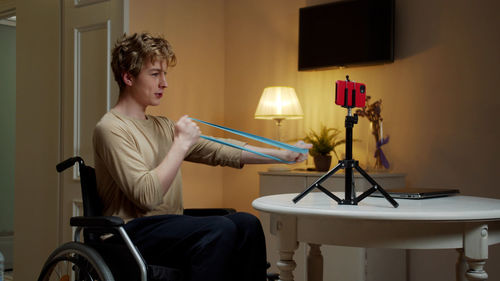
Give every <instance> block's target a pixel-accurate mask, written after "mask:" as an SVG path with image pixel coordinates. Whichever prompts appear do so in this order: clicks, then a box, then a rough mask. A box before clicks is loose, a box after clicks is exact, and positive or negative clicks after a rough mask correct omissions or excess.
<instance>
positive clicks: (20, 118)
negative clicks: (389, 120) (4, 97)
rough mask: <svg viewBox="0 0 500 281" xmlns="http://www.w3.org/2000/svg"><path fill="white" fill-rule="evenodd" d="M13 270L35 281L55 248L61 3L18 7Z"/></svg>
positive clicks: (18, 277)
mask: <svg viewBox="0 0 500 281" xmlns="http://www.w3.org/2000/svg"><path fill="white" fill-rule="evenodd" d="M16 4H17V9H16V15H17V27H16V33H17V34H16V35H17V36H16V77H17V81H16V166H15V192H14V197H15V199H14V200H15V201H14V232H15V236H14V268H15V277H16V280H36V278H37V276H38V273H39V272H40V270H41V269H42V265H43V263H44V261H45V259H46V258H47V257H48V255H49V254H50V252H51V251H52V250H54V249H55V248H56V247H57V245H58V243H59V239H58V233H59V231H58V219H59V215H58V214H59V213H58V211H59V201H58V197H59V196H58V195H59V191H58V175H57V173H56V172H55V163H57V162H58V160H59V106H60V104H59V96H60V81H59V75H60V73H59V69H60V61H59V52H60V50H59V45H60V35H59V30H60V21H59V19H60V9H59V8H60V1H58V0H50V1H37V0H25V1H17V3H16Z"/></svg>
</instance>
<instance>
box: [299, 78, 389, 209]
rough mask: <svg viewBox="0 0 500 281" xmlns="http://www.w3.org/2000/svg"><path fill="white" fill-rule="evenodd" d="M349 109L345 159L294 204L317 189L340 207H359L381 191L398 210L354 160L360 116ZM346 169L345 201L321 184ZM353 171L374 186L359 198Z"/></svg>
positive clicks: (386, 195)
mask: <svg viewBox="0 0 500 281" xmlns="http://www.w3.org/2000/svg"><path fill="white" fill-rule="evenodd" d="M346 80H347V81H349V76H348V75H347V76H346ZM344 107H346V108H347V116H346V118H345V129H346V146H345V155H346V157H345V159H344V160H340V161H339V163H338V164H337V165H336V166H335V167H334V168H333V169H331V170H330V171H328V172H326V173H325V174H324V175H323V176H321V177H320V178H319V179H317V180H316V181H315V182H314V183H313V184H311V186H309V187H308V188H307V189H305V190H304V191H303V192H302V193H300V194H299V195H297V196H296V197H295V198H293V199H292V201H293V202H294V203H297V202H299V201H300V200H301V199H302V198H304V196H306V195H307V194H308V193H309V192H311V191H312V190H314V189H315V188H317V189H319V190H320V191H322V192H323V193H325V194H326V195H327V196H328V197H330V198H332V199H333V200H335V201H336V202H337V203H338V204H339V205H358V203H359V202H360V201H361V200H363V199H365V198H366V197H368V196H369V195H370V194H372V193H374V192H375V191H379V192H380V193H381V194H382V195H383V196H384V197H385V199H387V201H389V203H391V205H392V206H393V207H394V208H397V207H398V206H399V204H398V202H396V200H394V198H392V197H391V195H389V193H387V192H386V191H385V190H384V189H383V188H382V186H381V185H380V184H378V183H377V182H376V181H375V180H374V179H373V178H372V177H370V175H368V173H366V172H365V171H364V170H363V169H362V168H361V167H360V166H359V162H358V161H356V160H355V159H353V158H352V129H353V127H354V125H355V124H357V123H358V115H357V114H354V115H353V114H352V108H353V106H344ZM340 169H344V170H345V194H344V199H341V198H339V197H338V196H336V195H335V194H333V193H332V192H330V191H329V190H328V189H326V188H325V187H323V186H322V185H321V183H323V182H324V181H325V180H326V179H328V178H329V177H331V176H332V175H333V174H335V173H336V172H337V171H338V170H340ZM353 169H355V170H356V171H358V173H360V174H361V175H362V176H363V177H364V178H365V179H366V180H367V181H368V182H369V183H370V184H372V187H371V188H369V189H368V190H366V191H365V192H363V193H362V194H360V195H359V196H356V192H355V186H354V178H353V177H354V173H353Z"/></svg>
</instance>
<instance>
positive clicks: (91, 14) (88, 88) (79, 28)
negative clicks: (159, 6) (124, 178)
mask: <svg viewBox="0 0 500 281" xmlns="http://www.w3.org/2000/svg"><path fill="white" fill-rule="evenodd" d="M62 18H63V24H62V26H63V34H62V37H63V38H62V42H63V46H62V73H61V76H62V79H61V80H62V97H61V103H62V117H61V126H62V127H61V142H62V146H61V147H62V151H61V153H62V156H61V160H64V159H66V158H69V157H72V156H77V155H78V156H81V157H82V158H83V159H84V161H85V163H86V164H87V165H91V166H93V153H92V132H93V129H94V126H95V124H96V123H97V122H98V121H99V119H100V118H101V117H102V115H103V114H104V113H105V112H106V111H108V110H109V108H110V107H112V106H113V105H114V103H115V102H116V99H117V97H118V87H117V86H116V83H115V82H114V78H113V73H112V71H111V67H110V61H111V48H112V47H113V45H114V43H115V42H116V40H117V39H118V38H119V37H120V36H121V35H122V34H123V33H124V32H126V31H127V29H128V24H127V22H128V0H107V1H106V0H64V1H63V16H62ZM61 179H62V185H61V190H60V196H61V200H60V202H61V206H60V208H61V211H60V216H61V217H60V235H61V236H60V237H61V238H62V241H60V242H66V241H69V240H71V239H72V231H71V228H70V226H69V218H70V217H71V216H74V215H83V212H82V210H81V203H80V198H81V194H80V193H81V191H80V181H79V175H78V170H77V169H76V168H73V171H66V172H65V173H63V175H62V178H61Z"/></svg>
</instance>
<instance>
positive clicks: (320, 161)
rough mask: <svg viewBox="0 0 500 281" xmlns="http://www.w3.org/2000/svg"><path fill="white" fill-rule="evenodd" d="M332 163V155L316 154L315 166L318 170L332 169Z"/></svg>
mask: <svg viewBox="0 0 500 281" xmlns="http://www.w3.org/2000/svg"><path fill="white" fill-rule="evenodd" d="M331 164H332V156H331V155H316V156H314V167H315V169H316V171H320V172H325V171H328V170H329V169H330V165H331Z"/></svg>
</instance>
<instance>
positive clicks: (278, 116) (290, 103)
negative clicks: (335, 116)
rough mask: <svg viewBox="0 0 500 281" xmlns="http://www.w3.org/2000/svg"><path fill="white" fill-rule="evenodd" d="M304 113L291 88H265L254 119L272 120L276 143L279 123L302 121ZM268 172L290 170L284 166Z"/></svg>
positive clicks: (279, 128)
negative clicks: (289, 120)
mask: <svg viewBox="0 0 500 281" xmlns="http://www.w3.org/2000/svg"><path fill="white" fill-rule="evenodd" d="M303 116H304V113H303V111H302V107H301V106H300V103H299V99H298V98H297V95H296V94H295V89H294V88H292V87H267V88H265V89H264V92H262V96H261V97H260V101H259V105H258V106H257V110H256V111H255V119H268V120H274V121H275V122H276V126H277V127H278V130H277V131H278V141H281V133H280V130H281V121H283V120H285V119H302V117H303ZM270 170H290V169H289V168H284V166H283V165H282V166H280V168H278V167H272V168H271V169H270Z"/></svg>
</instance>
